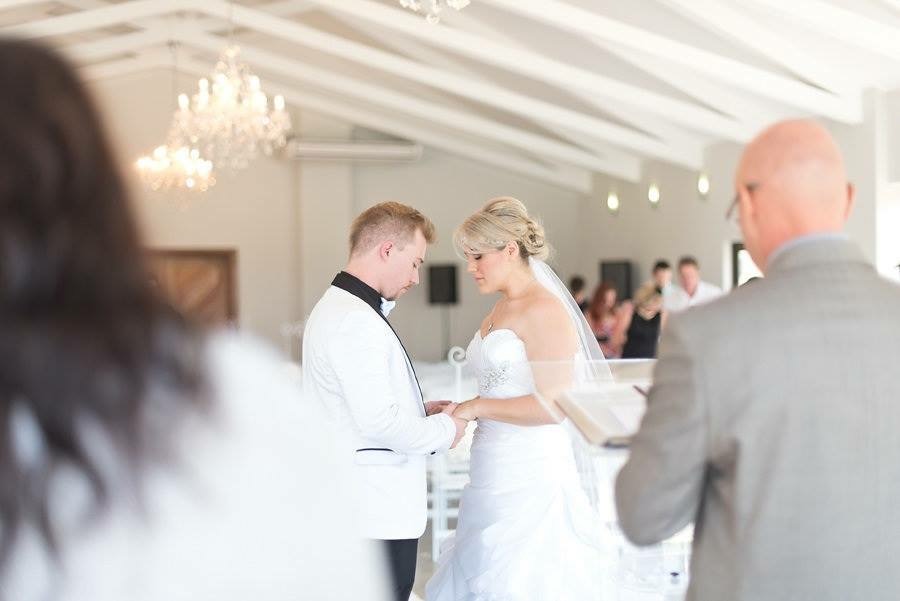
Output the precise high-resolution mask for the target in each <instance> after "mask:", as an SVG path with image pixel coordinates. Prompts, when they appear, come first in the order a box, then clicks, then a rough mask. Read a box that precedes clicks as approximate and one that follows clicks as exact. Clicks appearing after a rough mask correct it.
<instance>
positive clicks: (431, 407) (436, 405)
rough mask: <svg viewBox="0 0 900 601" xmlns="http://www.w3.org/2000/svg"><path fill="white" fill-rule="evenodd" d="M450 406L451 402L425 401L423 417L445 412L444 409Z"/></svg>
mask: <svg viewBox="0 0 900 601" xmlns="http://www.w3.org/2000/svg"><path fill="white" fill-rule="evenodd" d="M452 404H453V401H425V415H434V414H436V413H442V412H445V409H446V407H447V406H448V405H452ZM451 413H452V411H451Z"/></svg>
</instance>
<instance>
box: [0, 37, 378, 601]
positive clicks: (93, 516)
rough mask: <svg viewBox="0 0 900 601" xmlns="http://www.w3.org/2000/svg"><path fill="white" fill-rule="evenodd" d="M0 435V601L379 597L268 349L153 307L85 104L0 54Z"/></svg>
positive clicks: (30, 65)
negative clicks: (349, 574) (205, 329)
mask: <svg viewBox="0 0 900 601" xmlns="http://www.w3.org/2000/svg"><path fill="white" fill-rule="evenodd" d="M0 431H2V432H3V434H2V435H0V526H2V528H0V599H2V600H3V601H126V600H127V601H143V600H146V601H151V600H152V601H177V600H185V601H187V600H191V601H201V600H203V601H206V600H208V601H213V600H215V601H227V600H231V599H235V600H238V599H239V600H242V601H243V600H246V599H265V600H267V601H268V600H278V601H281V600H284V601H287V600H291V601H293V600H296V599H349V598H366V599H371V598H377V599H380V598H381V597H380V593H381V591H382V586H383V582H382V581H381V575H380V573H379V572H378V568H379V566H378V565H377V564H375V563H373V562H375V561H377V559H375V558H373V557H372V556H371V555H370V553H371V552H372V550H370V549H369V548H367V547H364V546H363V545H362V543H361V542H360V541H359V540H358V539H357V538H356V536H355V533H354V530H353V521H352V508H351V506H350V505H349V501H348V500H347V499H349V498H350V496H351V495H350V494H349V491H348V490H347V480H346V478H347V477H348V475H347V472H346V471H345V469H344V468H345V465H344V462H343V461H341V460H339V459H338V458H337V456H336V454H335V453H334V452H333V447H332V446H331V441H330V440H329V436H328V433H327V432H326V431H324V430H323V427H322V423H321V420H320V419H319V417H318V415H316V414H315V413H314V409H313V408H312V407H310V406H309V404H304V403H302V402H301V399H299V398H298V394H297V386H296V384H295V382H294V381H293V380H292V379H290V378H289V377H288V375H287V371H286V369H285V367H284V366H283V365H282V364H281V363H280V362H279V361H278V360H277V359H276V358H275V356H274V355H272V354H270V352H269V351H268V350H266V349H265V348H263V347H260V346H258V345H255V344H254V343H251V342H248V341H247V340H245V339H243V338H241V337H239V336H237V335H227V334H216V333H205V332H202V331H200V330H198V329H196V328H195V327H193V326H192V325H191V324H189V323H188V322H186V321H185V320H184V319H182V318H181V317H180V316H179V315H178V314H177V313H175V312H173V311H172V310H170V309H169V308H168V307H167V305H166V304H165V303H164V302H162V300H161V299H160V298H159V297H158V296H157V294H156V292H155V291H154V288H153V286H152V285H151V283H150V278H149V277H148V274H147V271H146V269H145V266H144V264H143V261H142V252H141V245H140V240H139V236H138V232H137V229H136V227H135V223H134V219H133V218H132V214H131V210H130V207H129V199H128V197H127V194H126V191H125V186H124V184H123V181H122V179H121V177H120V175H119V172H118V169H117V165H116V162H115V160H114V158H113V155H112V153H111V150H110V145H109V144H108V143H107V140H106V137H105V134H104V132H103V128H102V126H101V123H100V119H99V117H98V115H97V113H96V111H95V109H94V107H93V103H92V102H91V100H90V98H89V97H88V94H87V93H86V91H85V89H84V87H83V86H82V84H81V83H80V82H79V80H78V78H77V76H76V74H75V72H74V70H73V69H72V68H71V67H70V66H69V65H68V64H67V63H66V62H65V61H63V60H61V59H60V58H59V57H58V56H57V55H56V54H55V53H54V52H52V51H49V50H47V49H45V48H43V47H41V46H38V45H35V44H32V43H28V42H19V41H0ZM350 571H352V572H353V578H343V577H342V575H343V573H344V572H350Z"/></svg>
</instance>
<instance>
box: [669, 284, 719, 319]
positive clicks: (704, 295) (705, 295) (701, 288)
mask: <svg viewBox="0 0 900 601" xmlns="http://www.w3.org/2000/svg"><path fill="white" fill-rule="evenodd" d="M720 296H722V289H721V288H719V287H718V286H716V285H715V284H710V283H709V282H703V281H701V282H699V283H698V284H697V289H696V290H694V295H693V296H691V295H689V294H688V293H687V291H686V290H685V289H684V288H682V287H681V286H673V287H672V292H671V293H670V294H668V295H665V296H664V297H663V303H664V308H665V309H666V311H670V312H675V311H684V310H685V309H687V308H689V307H693V306H695V305H700V304H703V303H708V302H709V301H711V300H714V299H716V298H718V297H720Z"/></svg>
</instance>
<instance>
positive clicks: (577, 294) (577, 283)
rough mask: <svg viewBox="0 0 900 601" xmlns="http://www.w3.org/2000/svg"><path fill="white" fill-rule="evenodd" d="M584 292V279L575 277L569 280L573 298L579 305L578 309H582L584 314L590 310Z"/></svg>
mask: <svg viewBox="0 0 900 601" xmlns="http://www.w3.org/2000/svg"><path fill="white" fill-rule="evenodd" d="M584 290H585V285H584V278H583V277H581V276H580V275H573V276H572V279H570V280H569V292H571V293H572V298H574V299H575V302H576V303H578V308H579V309H581V312H582V313H584V312H585V311H587V309H588V300H587V295H586V294H585V292H584Z"/></svg>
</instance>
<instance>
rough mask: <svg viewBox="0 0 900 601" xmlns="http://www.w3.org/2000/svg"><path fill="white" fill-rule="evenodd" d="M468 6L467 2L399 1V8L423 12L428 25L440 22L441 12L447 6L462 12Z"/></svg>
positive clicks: (444, 0)
mask: <svg viewBox="0 0 900 601" xmlns="http://www.w3.org/2000/svg"><path fill="white" fill-rule="evenodd" d="M468 5H469V0H400V6H402V7H403V8H408V9H410V10H413V11H415V12H417V13H418V12H424V13H425V19H426V20H427V21H428V22H429V23H437V22H438V21H440V20H441V11H442V10H444V8H445V7H447V6H449V7H450V8H452V9H454V10H462V9H464V8H465V7H467V6H468Z"/></svg>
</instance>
